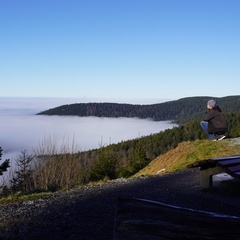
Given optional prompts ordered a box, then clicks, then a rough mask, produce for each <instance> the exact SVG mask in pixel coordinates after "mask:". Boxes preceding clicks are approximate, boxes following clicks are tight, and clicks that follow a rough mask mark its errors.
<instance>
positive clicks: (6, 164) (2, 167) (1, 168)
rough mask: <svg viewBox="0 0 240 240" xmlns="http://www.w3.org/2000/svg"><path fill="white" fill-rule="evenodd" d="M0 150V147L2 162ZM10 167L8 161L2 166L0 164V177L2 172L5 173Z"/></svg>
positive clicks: (0, 155)
mask: <svg viewBox="0 0 240 240" xmlns="http://www.w3.org/2000/svg"><path fill="white" fill-rule="evenodd" d="M2 151H3V150H2V148H1V147H0V161H1V160H2ZM9 167H10V160H9V159H6V160H5V161H4V162H3V163H2V164H0V176H1V175H3V172H6V171H7V169H8V168H9Z"/></svg>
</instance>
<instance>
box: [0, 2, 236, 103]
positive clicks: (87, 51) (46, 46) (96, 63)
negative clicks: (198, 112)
mask: <svg viewBox="0 0 240 240" xmlns="http://www.w3.org/2000/svg"><path fill="white" fill-rule="evenodd" d="M239 13H240V1H239V0H38V1H37V0H1V1H0V34H1V37H0V84H1V85H0V89H1V93H0V96H19V97H77V98H78V97H87V98H123V99H124V98H128V99H129V98H168V99H171V98H173V99H176V98H177V99H178V98H182V97H189V96H216V97H222V96H228V95H239V94H240V92H239V91H240V14H239Z"/></svg>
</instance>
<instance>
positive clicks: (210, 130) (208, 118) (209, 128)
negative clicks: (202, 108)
mask: <svg viewBox="0 0 240 240" xmlns="http://www.w3.org/2000/svg"><path fill="white" fill-rule="evenodd" d="M207 109H208V111H207V113H206V115H205V116H204V118H203V121H202V122H201V123H200V125H201V127H202V128H203V130H204V131H205V132H206V133H207V134H208V136H209V139H214V140H215V134H217V135H221V136H219V138H218V140H222V139H223V138H225V135H224V134H225V133H226V132H227V131H228V125H227V121H226V119H225V117H224V115H223V113H222V111H221V109H220V107H219V106H217V105H216V101H215V100H209V101H208V103H207Z"/></svg>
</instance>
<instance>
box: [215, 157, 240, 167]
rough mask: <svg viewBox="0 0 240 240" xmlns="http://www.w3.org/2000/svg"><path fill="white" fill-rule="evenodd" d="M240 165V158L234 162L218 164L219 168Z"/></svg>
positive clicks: (228, 161)
mask: <svg viewBox="0 0 240 240" xmlns="http://www.w3.org/2000/svg"><path fill="white" fill-rule="evenodd" d="M239 164H240V158H238V159H233V160H222V161H219V162H218V163H217V165H218V166H224V167H227V166H233V165H239Z"/></svg>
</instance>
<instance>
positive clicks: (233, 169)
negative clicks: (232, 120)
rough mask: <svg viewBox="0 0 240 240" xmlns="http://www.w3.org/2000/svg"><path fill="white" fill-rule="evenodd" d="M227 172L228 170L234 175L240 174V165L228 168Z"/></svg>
mask: <svg viewBox="0 0 240 240" xmlns="http://www.w3.org/2000/svg"><path fill="white" fill-rule="evenodd" d="M227 170H228V171H229V172H232V173H234V172H239V171H240V165H237V166H232V167H228V168H227Z"/></svg>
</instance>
